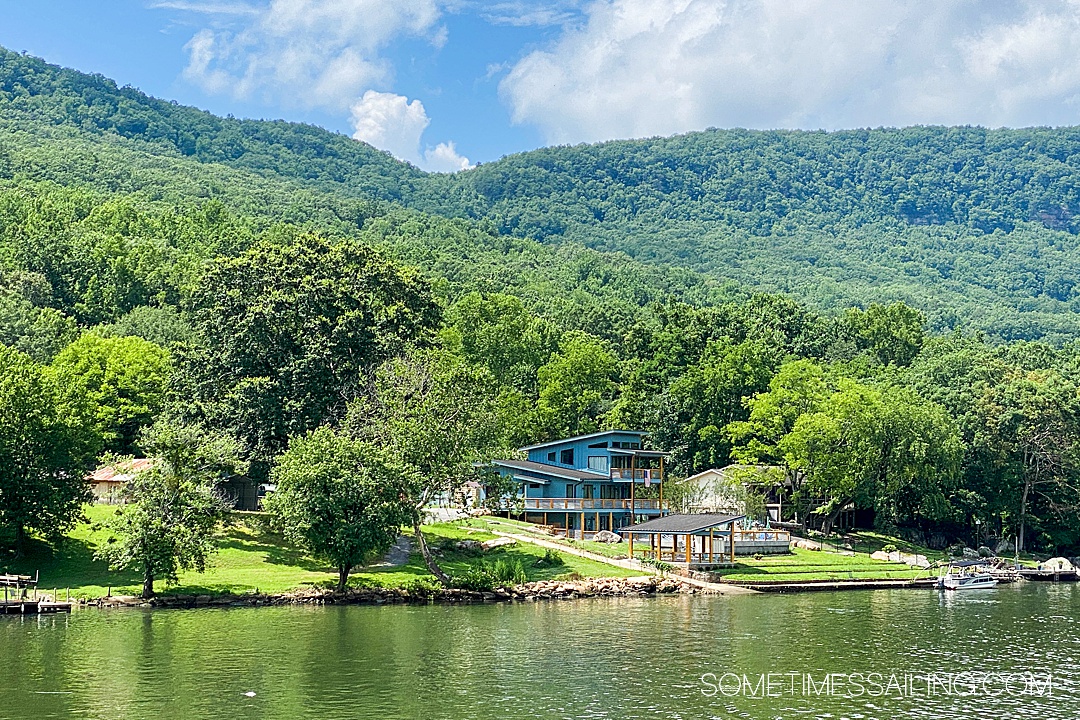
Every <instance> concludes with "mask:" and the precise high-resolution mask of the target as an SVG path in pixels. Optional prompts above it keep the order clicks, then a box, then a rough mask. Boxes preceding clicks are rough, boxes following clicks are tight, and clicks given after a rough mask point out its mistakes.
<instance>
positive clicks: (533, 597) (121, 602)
mask: <svg viewBox="0 0 1080 720" xmlns="http://www.w3.org/2000/svg"><path fill="white" fill-rule="evenodd" d="M676 593H682V594H688V595H693V594H706V591H704V590H702V589H700V588H696V587H693V586H691V585H687V584H685V583H681V582H679V581H677V580H673V579H671V578H665V577H657V576H648V577H630V578H592V579H588V580H541V581H538V582H531V583H525V584H523V585H517V586H514V587H507V588H496V589H493V590H490V591H478V590H462V589H457V588H450V589H442V590H434V591H427V590H410V589H405V588H374V587H360V588H348V589H347V590H344V591H341V592H339V591H337V590H324V589H319V588H306V589H302V590H294V591H292V592H287V593H278V594H266V593H245V594H243V595H233V594H223V595H161V596H159V597H155V598H151V599H150V600H143V599H142V598H137V597H131V596H111V597H102V598H96V599H94V600H87V601H82V602H80V603H79V605H80V606H81V607H99V608H115V607H149V608H194V607H219V608H220V607H267V606H278V605H473V604H481V603H496V602H536V601H539V600H574V599H579V598H592V597H648V596H653V595H671V594H676Z"/></svg>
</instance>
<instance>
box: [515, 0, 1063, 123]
mask: <svg viewBox="0 0 1080 720" xmlns="http://www.w3.org/2000/svg"><path fill="white" fill-rule="evenodd" d="M586 14H587V20H586V21H585V22H583V23H581V24H579V25H567V26H565V27H564V29H563V31H562V32H561V34H560V36H559V37H558V38H557V39H556V40H555V41H554V42H552V43H551V44H550V45H549V46H547V47H545V48H542V49H538V50H535V51H533V52H530V53H529V54H527V55H526V56H525V57H523V58H522V59H521V60H520V61H519V62H518V63H517V64H516V65H515V66H514V67H513V69H512V70H511V71H510V72H509V74H508V75H507V76H506V77H505V78H504V79H503V80H502V82H501V84H500V94H501V96H502V98H503V100H504V101H505V102H506V103H507V104H508V105H509V107H510V110H511V115H512V118H513V120H514V121H515V122H517V123H528V124H533V125H536V126H538V127H539V128H540V129H541V131H542V132H543V133H544V134H545V136H546V137H547V139H548V140H549V141H550V142H578V141H587V140H602V139H608V138H612V137H641V136H648V135H666V134H671V133H676V132H683V131H687V130H692V129H700V128H704V127H706V126H722V127H733V126H741V127H765V128H768V127H807V128H817V127H823V128H838V127H857V126H877V125H906V124H917V123H922V124H929V123H942V124H963V123H972V124H975V123H978V124H984V125H990V126H997V125H1028V124H1077V123H1080V107H1078V104H1080V2H1077V0H1001V1H1000V2H995V3H985V2H979V1H978V0H935V2H932V3H931V2H924V1H923V0H800V1H799V2H791V1H790V0H597V1H596V2H594V3H593V4H592V5H590V6H589V7H588V8H587V9H586Z"/></svg>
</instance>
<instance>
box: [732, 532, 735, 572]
mask: <svg viewBox="0 0 1080 720" xmlns="http://www.w3.org/2000/svg"><path fill="white" fill-rule="evenodd" d="M731 562H732V563H733V564H734V562H735V523H734V522H732V523H731Z"/></svg>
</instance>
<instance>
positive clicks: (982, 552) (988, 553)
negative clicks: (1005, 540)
mask: <svg viewBox="0 0 1080 720" xmlns="http://www.w3.org/2000/svg"><path fill="white" fill-rule="evenodd" d="M978 553H979V557H981V558H988V557H993V556H994V552H993V551H992V550H991V549H990V548H988V547H986V546H985V545H980V546H979V550H978Z"/></svg>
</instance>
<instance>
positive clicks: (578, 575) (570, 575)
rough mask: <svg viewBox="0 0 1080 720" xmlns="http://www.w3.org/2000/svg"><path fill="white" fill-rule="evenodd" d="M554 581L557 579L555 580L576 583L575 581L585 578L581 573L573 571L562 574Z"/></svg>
mask: <svg viewBox="0 0 1080 720" xmlns="http://www.w3.org/2000/svg"><path fill="white" fill-rule="evenodd" d="M556 579H557V580H572V581H577V580H584V579H585V576H584V575H582V574H581V573H579V572H577V571H574V572H568V573H563V574H562V575H560V576H559V577H558V578H556Z"/></svg>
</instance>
